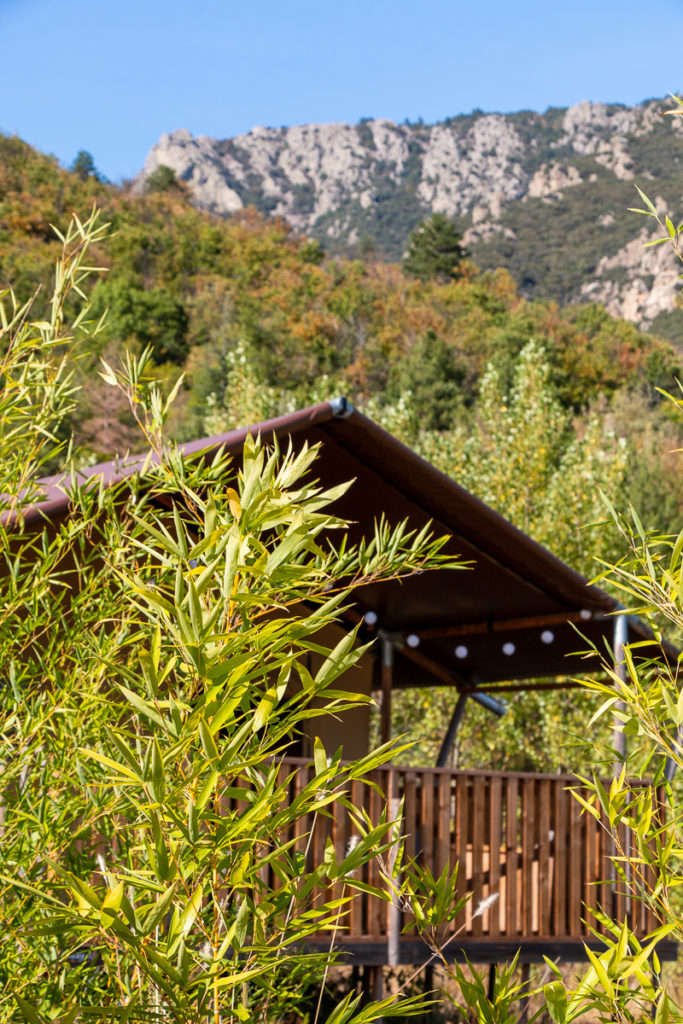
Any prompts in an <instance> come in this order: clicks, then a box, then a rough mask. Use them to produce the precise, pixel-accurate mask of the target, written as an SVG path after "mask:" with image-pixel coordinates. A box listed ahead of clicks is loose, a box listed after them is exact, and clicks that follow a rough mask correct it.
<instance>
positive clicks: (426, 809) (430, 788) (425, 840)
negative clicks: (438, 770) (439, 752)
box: [420, 771, 435, 871]
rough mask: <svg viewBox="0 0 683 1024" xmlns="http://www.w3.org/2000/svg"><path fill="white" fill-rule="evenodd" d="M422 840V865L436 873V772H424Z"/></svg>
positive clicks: (421, 821)
mask: <svg viewBox="0 0 683 1024" xmlns="http://www.w3.org/2000/svg"><path fill="white" fill-rule="evenodd" d="M420 796H421V801H420V802H421V814H422V816H421V820H420V838H421V840H422V863H423V864H424V865H425V867H429V868H430V869H431V870H432V871H434V868H435V865H434V772H432V771H426V772H422V792H421V794H420Z"/></svg>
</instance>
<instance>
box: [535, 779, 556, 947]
mask: <svg viewBox="0 0 683 1024" xmlns="http://www.w3.org/2000/svg"><path fill="white" fill-rule="evenodd" d="M550 810H551V805H550V782H549V781H548V780H547V779H543V780H542V781H541V782H539V783H538V883H539V904H540V906H539V921H538V927H539V934H540V935H550V934H551V930H550V902H551V899H550V897H551V893H552V887H553V875H552V865H551V863H550Z"/></svg>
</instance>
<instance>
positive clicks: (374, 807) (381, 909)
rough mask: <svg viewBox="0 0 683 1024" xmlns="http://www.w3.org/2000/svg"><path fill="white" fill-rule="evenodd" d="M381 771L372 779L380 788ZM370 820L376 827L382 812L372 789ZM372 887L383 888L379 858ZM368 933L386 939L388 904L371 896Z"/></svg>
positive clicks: (374, 865)
mask: <svg viewBox="0 0 683 1024" xmlns="http://www.w3.org/2000/svg"><path fill="white" fill-rule="evenodd" d="M382 774H383V773H380V772H379V771H375V772H373V773H372V779H373V781H374V782H376V783H377V784H378V785H379V786H381V784H382V782H383V781H384V780H383V779H382V778H381V775H382ZM369 792H370V818H371V820H372V823H373V825H376V824H377V822H378V821H379V818H380V814H381V810H382V803H383V801H382V798H381V797H380V795H379V793H377V791H376V790H375V789H370V791H369ZM368 881H369V883H370V885H372V886H375V887H376V888H378V889H379V888H381V885H382V880H381V878H380V870H379V864H378V863H377V858H375V857H373V859H372V860H371V861H370V864H369V878H368ZM368 932H369V934H370V935H371V936H372V937H373V938H386V934H387V931H386V904H385V903H384V901H383V900H380V899H377V898H376V897H374V896H371V897H370V898H369V901H368Z"/></svg>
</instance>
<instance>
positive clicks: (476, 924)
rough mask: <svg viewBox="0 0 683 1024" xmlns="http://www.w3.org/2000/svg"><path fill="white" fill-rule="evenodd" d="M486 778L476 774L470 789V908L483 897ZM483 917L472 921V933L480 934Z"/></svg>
mask: <svg viewBox="0 0 683 1024" xmlns="http://www.w3.org/2000/svg"><path fill="white" fill-rule="evenodd" d="M485 795H486V780H485V779H482V778H480V777H479V776H477V778H475V780H474V782H473V789H472V908H473V910H474V912H475V914H476V911H477V908H478V906H479V904H480V903H481V901H482V899H483V898H484V870H483V862H484V836H485V834H486V801H485ZM483 930H484V928H483V918H482V915H481V914H478V915H477V916H476V917H474V918H473V921H472V934H473V935H481V934H482V932H483Z"/></svg>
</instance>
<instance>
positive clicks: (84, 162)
mask: <svg viewBox="0 0 683 1024" xmlns="http://www.w3.org/2000/svg"><path fill="white" fill-rule="evenodd" d="M69 170H70V171H71V172H72V173H73V174H75V175H76V176H77V177H79V178H80V179H81V181H87V180H88V178H95V180H96V181H102V180H103V179H102V176H101V174H100V172H99V171H98V170H97V167H95V161H94V160H93V158H92V155H91V154H90V153H88V151H87V149H79V151H78V153H77V154H76V158H75V160H74V162H73V163H72V165H71V167H70V168H69Z"/></svg>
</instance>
